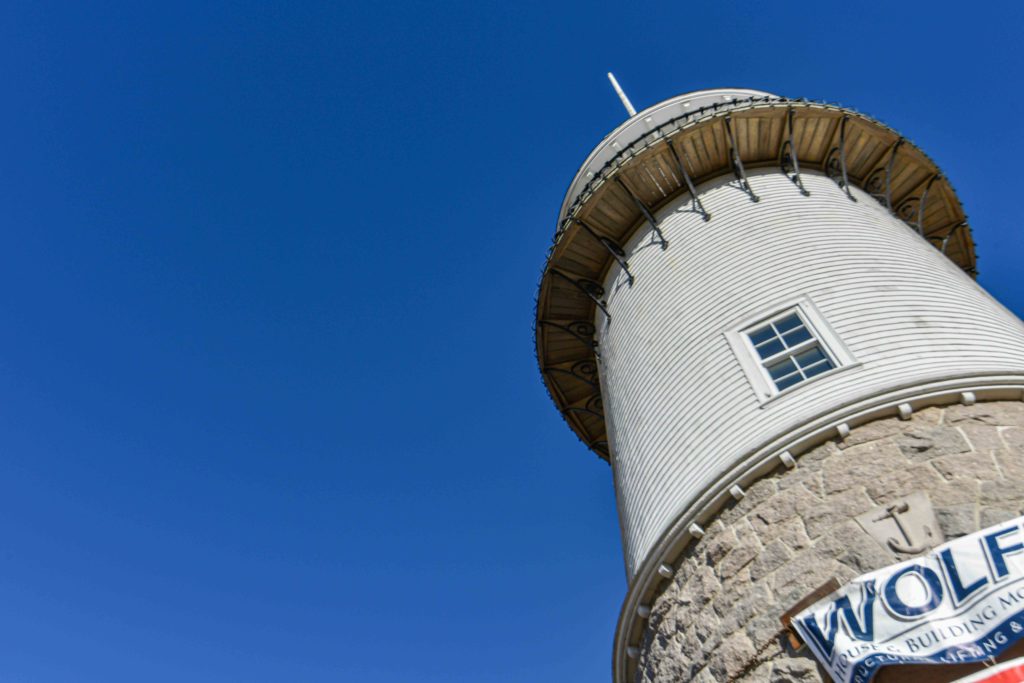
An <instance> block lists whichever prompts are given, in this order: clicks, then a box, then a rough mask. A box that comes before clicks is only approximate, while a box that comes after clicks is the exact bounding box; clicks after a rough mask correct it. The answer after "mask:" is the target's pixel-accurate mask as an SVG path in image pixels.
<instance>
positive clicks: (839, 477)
mask: <svg viewBox="0 0 1024 683" xmlns="http://www.w3.org/2000/svg"><path fill="white" fill-rule="evenodd" d="M975 275H976V270H975V255H974V248H973V242H972V239H971V232H970V229H969V227H968V225H967V221H966V216H965V214H964V212H963V209H962V207H961V205H960V202H959V200H958V199H957V196H956V194H955V193H954V191H953V188H952V186H951V185H950V183H949V182H948V180H947V179H946V177H945V176H944V175H943V174H942V172H941V171H940V170H939V169H938V168H937V167H936V165H935V164H934V163H933V162H932V161H931V160H930V159H929V158H928V157H927V156H926V155H925V154H924V153H923V152H922V151H921V150H919V149H918V148H917V147H915V146H914V145H913V144H912V143H910V142H909V141H907V140H905V139H904V138H903V137H901V136H900V134H899V133H897V132H895V131H893V130H891V129H889V128H888V127H886V126H885V125H883V124H881V123H879V122H878V121H876V120H874V119H871V118H869V117H867V116H864V115H863V114H860V113H858V112H856V111H853V110H850V109H847V108H843V107H839V106H834V105H830V104H823V103H817V102H809V101H807V100H802V99H801V100H790V99H786V98H782V97H777V96H774V95H770V94H768V93H764V92H758V91H752V90H732V89H730V90H707V91H699V92H695V93H689V94H686V95H682V96H679V97H675V98H672V99H670V100H666V101H664V102H661V103H660V104H657V105H655V106H654V107H651V108H649V109H647V110H645V111H642V112H640V113H639V114H636V115H635V116H632V117H631V118H630V119H629V120H627V121H626V122H625V123H623V124H622V125H620V126H619V127H618V128H616V129H615V130H614V131H612V132H611V133H610V134H609V135H608V136H607V137H606V138H605V139H604V140H603V141H602V142H601V143H600V144H599V145H598V146H597V147H596V148H595V149H594V151H593V152H592V153H591V154H590V156H589V157H588V158H587V160H586V161H585V162H584V163H583V165H582V167H581V168H580V170H579V172H578V173H577V174H576V177H575V178H574V180H573V181H572V184H571V185H570V187H569V190H568V192H567V194H566V196H565V200H564V202H563V204H562V207H561V211H560V213H559V218H558V225H557V231H556V234H555V237H554V242H553V244H552V246H551V249H550V253H549V256H548V260H547V265H546V268H545V271H544V275H543V278H542V281H541V284H540V292H539V296H538V303H537V321H536V341H537V355H538V360H539V364H540V369H541V372H542V374H543V378H544V382H545V384H546V386H547V388H548V391H549V392H550V394H551V397H552V399H553V400H554V402H555V404H556V406H557V407H558V409H559V410H560V411H561V413H562V415H563V416H564V418H565V420H566V422H567V423H568V424H569V426H570V427H571V428H572V429H573V431H575V432H576V434H577V435H578V436H579V438H580V439H581V440H582V441H583V442H584V443H585V444H586V445H587V446H588V447H589V448H590V449H591V450H593V451H594V452H595V453H596V454H597V455H598V456H599V457H601V458H602V459H604V460H606V461H608V462H609V464H610V465H611V468H612V473H613V477H614V484H615V491H616V496H617V503H618V510H619V519H620V526H621V532H622V542H623V548H624V551H625V564H626V574H627V578H628V585H629V588H628V592H627V594H626V597H625V600H624V602H623V607H622V610H621V613H620V616H619V621H618V627H617V630H616V634H615V640H614V651H613V680H614V681H615V683H634V682H640V681H644V682H653V681H659V682H666V683H667V682H669V681H672V682H673V683H678V682H681V681H689V680H695V681H701V682H705V681H707V682H710V681H715V682H718V681H740V680H745V681H787V680H794V681H817V680H824V674H823V673H821V672H820V671H819V669H818V667H817V665H816V663H815V662H814V660H813V659H811V658H810V655H809V654H808V653H807V650H806V648H804V649H803V650H801V651H797V650H795V649H794V647H793V646H792V645H790V643H789V641H788V639H787V634H786V632H785V630H784V629H783V626H782V624H781V623H780V618H781V617H782V616H783V614H784V613H785V612H786V611H787V610H789V609H790V608H791V607H793V606H794V604H795V603H797V602H798V601H800V600H801V599H802V598H804V597H806V596H807V595H808V594H809V593H811V592H812V591H814V590H816V589H819V588H820V587H822V585H823V584H826V583H827V582H828V581H830V580H835V581H838V582H843V581H846V580H848V579H850V578H852V577H854V576H856V575H859V574H863V573H864V572H867V571H870V570H873V569H878V568H881V567H885V566H887V565H891V564H893V563H896V562H899V561H901V560H905V559H907V558H908V557H912V556H914V554H915V553H919V552H922V548H921V547H918V546H915V545H914V544H913V543H911V542H910V539H909V537H908V538H907V539H906V542H905V543H903V544H902V545H900V544H899V543H896V542H892V543H889V542H887V541H886V539H885V538H880V537H879V536H878V535H877V534H873V533H871V530H870V529H868V528H867V527H865V526H864V524H862V523H860V522H858V517H860V516H862V515H864V514H865V513H870V512H872V511H885V510H886V509H887V506H891V505H892V504H893V503H895V502H899V503H901V504H903V501H907V500H911V501H917V502H913V503H912V505H913V506H914V507H916V508H918V509H917V510H916V513H917V514H918V516H921V515H924V516H925V517H928V516H930V519H934V520H937V524H938V526H939V530H938V533H936V534H934V537H929V539H927V540H928V542H927V543H926V544H925V545H927V547H929V548H930V547H932V546H934V545H936V544H938V543H940V542H942V541H943V540H949V539H951V538H955V537H957V536H962V535H964V534H968V533H972V532H974V531H976V530H977V529H979V528H983V527H985V526H987V525H990V524H993V523H996V522H999V521H1001V520H1004V519H1009V518H1011V517H1015V516H1017V515H1020V514H1021V512H1022V505H1024V403H1022V402H1021V400H1022V396H1024V393H1022V392H1024V324H1022V323H1021V321H1020V320H1018V319H1017V318H1016V317H1015V316H1014V315H1013V314H1012V313H1010V312H1009V311H1008V310H1007V309H1006V308H1004V307H1003V306H1002V305H1000V304H999V303H998V302H997V301H995V300H994V299H993V298H992V297H991V296H990V295H989V294H988V293H986V292H985V291H984V290H983V289H981V288H980V287H979V286H978V285H977V284H976V283H975V281H974V276H975ZM895 669H896V667H892V668H890V669H889V670H886V669H883V670H882V673H881V674H880V675H879V677H878V678H877V679H876V680H906V681H911V680H918V679H915V678H913V676H914V675H917V674H915V673H914V672H913V671H911V669H910V668H907V667H903V669H902V671H901V672H900V677H894V674H893V673H892V672H893V671H895ZM939 669H941V671H940V670H939ZM965 671H967V669H966V668H964V667H963V666H950V667H945V668H943V667H938V668H936V667H932V668H931V669H930V670H929V673H928V674H927V676H926V677H924V678H921V679H920V680H929V681H943V680H954V679H956V678H958V677H960V676H963V675H964V672H965Z"/></svg>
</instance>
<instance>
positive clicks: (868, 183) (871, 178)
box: [864, 138, 904, 211]
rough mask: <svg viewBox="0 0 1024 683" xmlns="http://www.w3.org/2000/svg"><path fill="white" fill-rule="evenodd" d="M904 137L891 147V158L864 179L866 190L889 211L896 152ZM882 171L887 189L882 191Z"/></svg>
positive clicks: (891, 208) (891, 207)
mask: <svg viewBox="0 0 1024 683" xmlns="http://www.w3.org/2000/svg"><path fill="white" fill-rule="evenodd" d="M903 142H904V140H903V138H899V139H897V140H896V142H894V143H893V145H892V147H890V148H889V159H888V161H887V162H886V164H885V166H879V167H877V168H875V169H874V170H872V171H871V172H870V173H869V174H868V175H867V178H866V179H865V181H864V191H865V192H867V193H868V194H870V195H871V196H872V197H874V198H875V199H877V200H878V201H879V202H881V203H882V204H884V205H885V208H887V209H889V211H892V210H893V206H892V169H893V167H894V166H895V165H896V153H897V152H898V151H899V149H900V147H901V146H902V145H903ZM882 173H884V174H885V191H884V192H883V191H882V179H881V177H880V176H881V175H882Z"/></svg>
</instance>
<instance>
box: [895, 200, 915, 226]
mask: <svg viewBox="0 0 1024 683" xmlns="http://www.w3.org/2000/svg"><path fill="white" fill-rule="evenodd" d="M920 203H921V198H920V197H917V196H914V197H907V198H906V199H904V200H903V201H901V202H900V203H899V206H897V207H896V216H897V217H899V218H900V219H901V220H903V221H905V222H906V223H913V221H914V219H915V218H917V214H918V206H919V205H920Z"/></svg>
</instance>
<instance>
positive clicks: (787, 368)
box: [747, 311, 836, 391]
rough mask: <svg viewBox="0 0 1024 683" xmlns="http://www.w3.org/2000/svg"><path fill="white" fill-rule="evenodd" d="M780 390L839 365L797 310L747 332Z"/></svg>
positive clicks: (763, 364)
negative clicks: (830, 356) (836, 364)
mask: <svg viewBox="0 0 1024 683" xmlns="http://www.w3.org/2000/svg"><path fill="white" fill-rule="evenodd" d="M747 337H749V338H750V343H751V344H753V345H754V350H755V351H757V354H758V356H760V359H761V364H762V366H764V369H765V370H766V371H767V372H768V376H769V377H770V378H771V380H772V382H773V383H774V384H775V388H776V389H777V390H778V391H782V390H783V389H788V388H789V387H791V386H793V385H794V384H798V383H800V382H802V381H804V380H805V379H810V378H811V377H814V376H815V375H820V374H821V373H823V372H826V371H827V370H831V369H832V368H834V367H836V366H835V363H834V362H833V361H832V359H831V358H829V356H828V353H826V351H825V350H824V349H823V348H822V346H821V342H819V341H818V340H817V339H815V337H814V335H813V334H812V333H811V331H810V330H809V329H808V327H807V323H805V322H804V321H803V319H802V318H801V317H800V314H799V313H798V312H796V311H794V312H791V313H787V314H786V315H784V316H783V317H781V318H778V319H776V320H772V321H771V322H769V323H768V324H766V325H763V326H761V327H758V328H757V329H754V330H751V331H750V332H747Z"/></svg>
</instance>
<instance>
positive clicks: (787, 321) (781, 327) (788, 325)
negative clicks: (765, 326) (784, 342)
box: [775, 313, 801, 332]
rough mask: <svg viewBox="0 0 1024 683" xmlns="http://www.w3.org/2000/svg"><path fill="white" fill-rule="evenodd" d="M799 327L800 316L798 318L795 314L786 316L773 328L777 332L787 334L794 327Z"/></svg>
mask: <svg viewBox="0 0 1024 683" xmlns="http://www.w3.org/2000/svg"><path fill="white" fill-rule="evenodd" d="M799 325H801V322H800V316H798V315H797V314H796V313H794V314H792V315H787V316H786V317H785V318H783V319H782V320H780V321H778V322H777V323H775V327H776V329H778V331H779V332H787V331H789V330H791V329H793V328H794V327H798V326H799Z"/></svg>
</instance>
